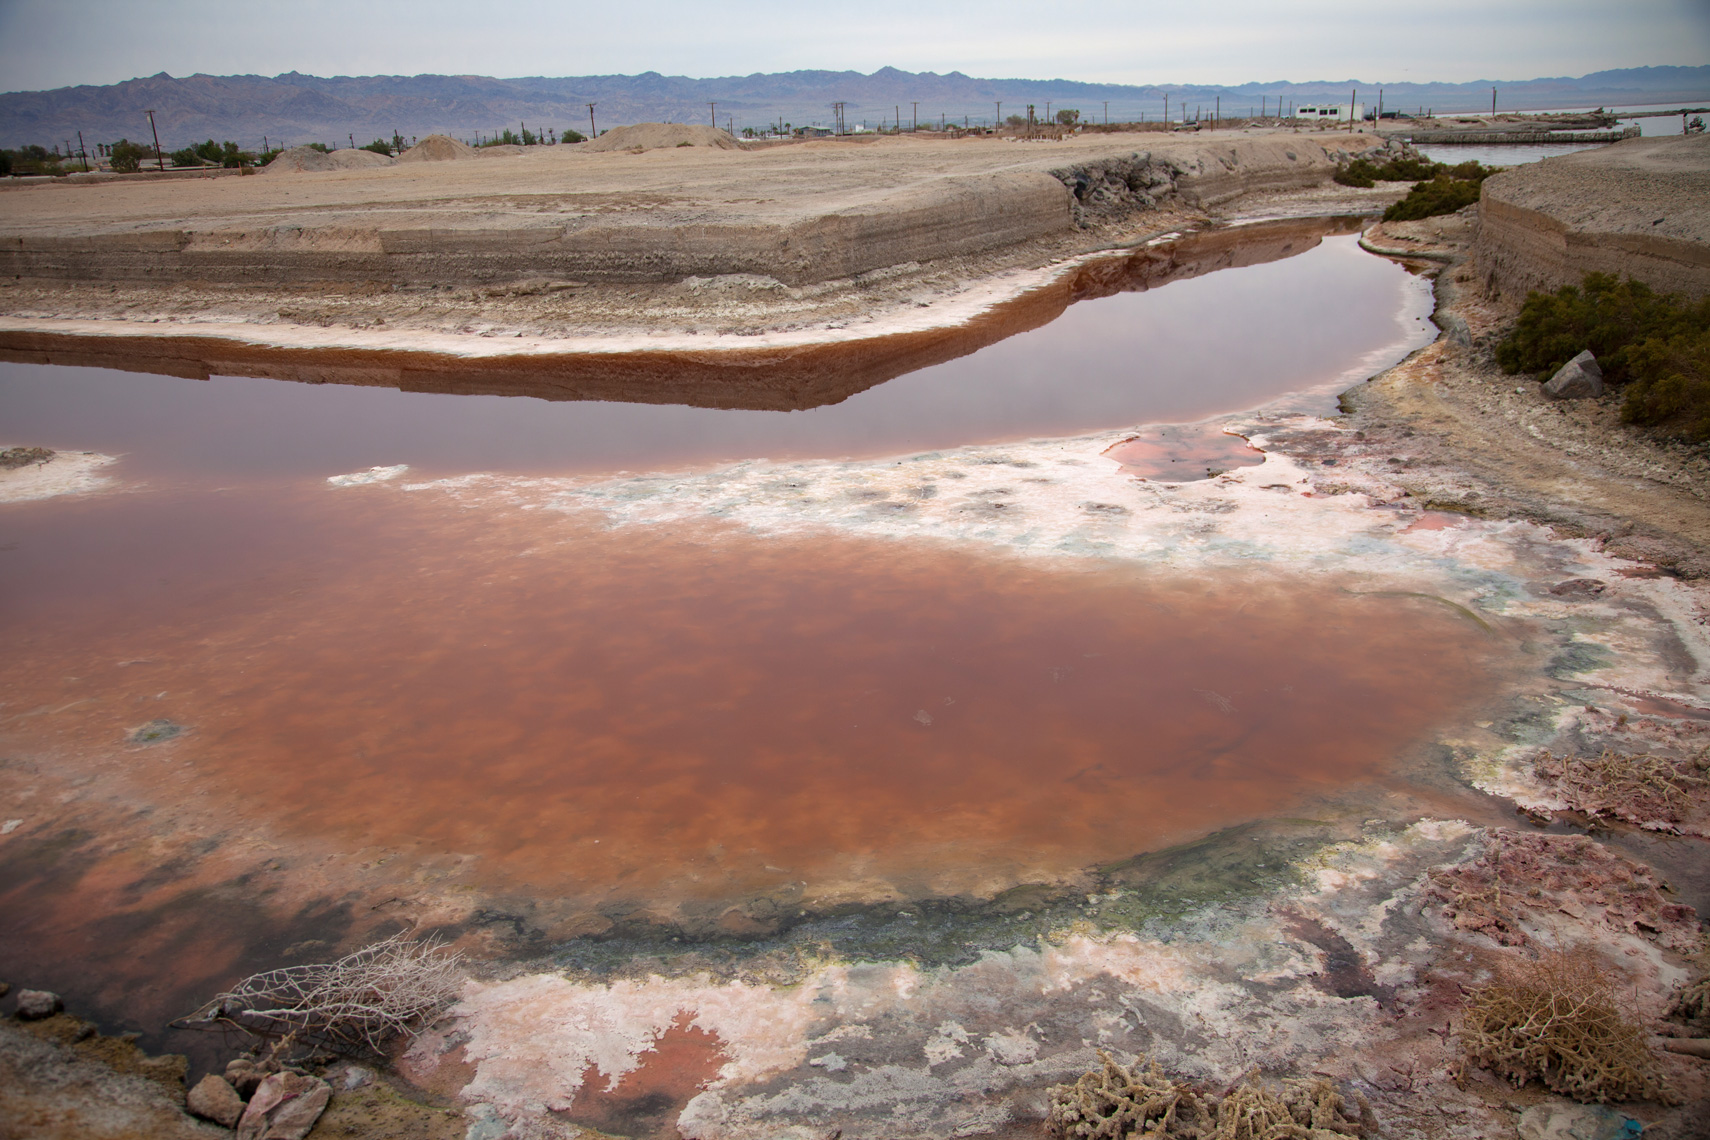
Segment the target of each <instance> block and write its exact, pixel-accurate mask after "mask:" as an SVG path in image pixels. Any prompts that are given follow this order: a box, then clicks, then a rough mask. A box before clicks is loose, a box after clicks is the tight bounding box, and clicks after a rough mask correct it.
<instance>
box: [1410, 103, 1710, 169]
mask: <svg viewBox="0 0 1710 1140" xmlns="http://www.w3.org/2000/svg"><path fill="white" fill-rule="evenodd" d="M1693 105H1694V106H1702V105H1710V99H1705V100H1701V101H1700V102H1699V103H1695V104H1693ZM1680 106H1681V104H1679V103H1659V104H1644V105H1637V106H1627V107H1604V108H1598V107H1564V108H1561V109H1559V110H1552V111H1528V112H1526V113H1527V114H1530V115H1583V114H1589V113H1590V112H1592V111H1597V110H1605V111H1610V112H1612V113H1614V114H1615V115H1617V116H1620V115H1621V113H1622V112H1623V111H1626V112H1640V111H1670V110H1677V109H1679V108H1680ZM1631 126H1636V127H1638V128H1639V132H1640V134H1641V135H1642V136H1643V137H1644V138H1662V137H1665V136H1668V135H1678V134H1680V133H1681V122H1680V116H1678V115H1662V116H1655V117H1653V116H1649V115H1646V116H1644V117H1642V118H1641V117H1626V118H1619V119H1618V120H1617V122H1616V126H1615V129H1617V130H1622V129H1625V128H1627V127H1631ZM1608 145H1610V144H1608V143H1537V144H1529V143H1515V144H1509V145H1504V146H1478V145H1472V146H1460V145H1449V146H1443V145H1429V146H1421V147H1420V148H1419V152H1420V153H1421V154H1423V155H1425V157H1427V158H1429V159H1431V160H1432V161H1433V162H1449V163H1458V162H1482V163H1484V164H1485V165H1486V166H1523V165H1525V164H1526V163H1528V162H1540V161H1542V160H1543V159H1546V158H1557V157H1559V156H1561V155H1564V154H1573V153H1574V152H1575V151H1581V150H1594V149H1596V148H1597V147H1599V146H1608Z"/></svg>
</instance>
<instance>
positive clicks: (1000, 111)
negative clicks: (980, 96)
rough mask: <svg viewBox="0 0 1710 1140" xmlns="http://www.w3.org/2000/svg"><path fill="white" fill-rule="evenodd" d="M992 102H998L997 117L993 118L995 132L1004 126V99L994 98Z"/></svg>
mask: <svg viewBox="0 0 1710 1140" xmlns="http://www.w3.org/2000/svg"><path fill="white" fill-rule="evenodd" d="M992 102H994V103H996V104H997V118H995V119H993V120H992V131H993V132H994V133H995V132H996V131H997V130H998V128H1000V127H1002V126H1003V100H1001V99H994V100H992Z"/></svg>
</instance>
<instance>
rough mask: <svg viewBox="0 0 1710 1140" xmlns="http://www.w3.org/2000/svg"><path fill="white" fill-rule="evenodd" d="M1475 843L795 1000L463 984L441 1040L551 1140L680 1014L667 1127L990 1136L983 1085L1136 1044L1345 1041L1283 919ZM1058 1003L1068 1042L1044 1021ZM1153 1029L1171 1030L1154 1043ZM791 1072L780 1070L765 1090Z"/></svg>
mask: <svg viewBox="0 0 1710 1140" xmlns="http://www.w3.org/2000/svg"><path fill="white" fill-rule="evenodd" d="M1479 834H1481V832H1480V831H1479V830H1478V829H1476V828H1473V827H1471V826H1470V825H1468V824H1466V823H1464V822H1462V821H1458V820H1425V821H1422V822H1420V823H1416V824H1414V825H1412V826H1411V827H1408V828H1406V829H1404V830H1402V831H1400V832H1398V833H1396V834H1393V835H1386V836H1383V837H1379V838H1374V839H1369V840H1365V841H1360V842H1353V843H1346V844H1339V845H1335V846H1333V847H1332V848H1330V849H1328V850H1326V851H1325V852H1323V853H1321V855H1320V856H1319V857H1318V858H1319V862H1320V864H1321V866H1320V869H1319V875H1318V877H1317V881H1316V882H1315V883H1312V884H1310V885H1308V886H1307V887H1305V888H1303V889H1301V890H1298V891H1294V892H1287V893H1285V897H1283V898H1282V899H1281V900H1280V901H1279V902H1278V903H1277V904H1276V905H1274V906H1273V907H1272V911H1271V913H1260V912H1250V913H1247V914H1244V915H1237V916H1234V917H1232V918H1231V917H1229V916H1227V915H1224V916H1223V917H1221V918H1219V919H1216V920H1214V922H1215V928H1209V927H1201V928H1200V930H1199V931H1198V933H1197V934H1196V936H1194V937H1191V938H1182V939H1178V940H1176V941H1174V942H1171V943H1164V942H1160V941H1156V940H1152V939H1146V938H1141V937H1138V936H1135V935H1133V934H1118V935H1114V936H1102V937H1101V936H1088V935H1084V934H1067V935H1065V936H1062V937H1061V938H1060V939H1059V940H1058V941H1056V942H1055V943H1054V944H1053V943H1049V942H1048V943H1044V944H1041V945H1040V946H1038V947H1025V946H1018V947H1016V948H1014V949H1012V950H1010V951H1008V952H987V953H985V954H984V955H982V957H981V959H980V960H979V961H978V962H975V963H973V964H970V965H966V966H960V967H944V968H937V969H925V970H923V969H920V968H917V967H915V966H913V965H909V964H903V963H883V964H844V963H835V964H827V965H823V966H821V967H819V968H818V969H815V970H813V971H811V972H810V973H809V974H808V975H807V976H805V977H803V978H802V979H801V980H800V981H799V982H798V983H797V984H795V985H793V986H788V987H773V986H766V985H755V984H750V983H746V982H742V981H719V980H716V979H713V978H711V977H709V976H707V975H704V974H703V975H696V976H691V977H675V978H667V977H662V976H658V975H655V976H652V977H649V978H646V979H642V980H636V979H626V980H620V981H615V982H612V983H610V984H590V983H583V982H577V981H572V980H570V979H567V978H564V977H559V976H555V975H551V974H535V975H530V976H525V977H520V978H515V979H511V980H507V981H499V982H493V983H481V982H470V983H469V984H468V986H467V988H466V990H465V993H464V998H463V1001H462V1002H461V1003H460V1004H459V1005H458V1006H457V1007H456V1008H455V1009H454V1010H453V1017H454V1021H455V1026H456V1030H457V1034H456V1038H453V1039H454V1040H455V1039H462V1040H463V1056H464V1059H465V1060H466V1061H468V1062H469V1063H470V1064H472V1065H473V1066H474V1068H475V1077H474V1079H473V1080H472V1081H470V1083H469V1084H468V1085H467V1087H465V1088H464V1090H463V1092H462V1096H463V1097H464V1099H466V1100H468V1101H472V1102H475V1103H478V1104H490V1105H492V1106H494V1107H495V1108H497V1109H498V1111H499V1112H500V1113H502V1114H503V1115H504V1116H505V1117H506V1118H507V1119H508V1120H510V1121H511V1122H512V1123H513V1124H514V1125H515V1126H516V1130H517V1134H518V1135H520V1136H525V1137H528V1136H550V1135H555V1134H556V1133H555V1132H554V1131H553V1125H552V1124H551V1122H550V1115H549V1114H550V1113H552V1112H554V1111H563V1110H565V1109H567V1108H569V1107H570V1106H571V1105H572V1104H573V1102H574V1100H575V1096H576V1093H577V1092H578V1091H579V1089H580V1088H581V1087H582V1083H583V1080H584V1077H585V1076H587V1075H591V1074H592V1072H593V1070H592V1069H591V1068H590V1066H594V1067H597V1069H598V1072H599V1074H600V1075H601V1076H603V1077H604V1078H605V1080H606V1081H607V1082H608V1087H610V1086H613V1085H616V1084H617V1083H618V1082H619V1081H620V1080H621V1078H622V1077H623V1075H624V1074H626V1073H629V1072H631V1071H633V1070H634V1069H635V1068H636V1067H637V1066H638V1064H639V1063H640V1060H641V1056H642V1054H644V1053H645V1051H646V1050H647V1049H648V1048H649V1047H650V1046H651V1045H652V1043H653V1042H654V1041H655V1040H657V1039H658V1037H659V1036H660V1035H662V1034H663V1033H665V1032H666V1031H667V1029H669V1028H670V1027H671V1026H672V1025H673V1024H683V1023H685V1022H686V1023H687V1024H688V1025H691V1026H693V1027H694V1028H696V1029H699V1030H701V1031H703V1032H706V1033H711V1034H715V1035H716V1036H717V1037H718V1038H719V1040H720V1042H721V1045H722V1048H723V1051H724V1055H725V1056H726V1057H727V1058H728V1060H727V1061H726V1062H725V1064H724V1065H723V1067H722V1068H721V1069H720V1070H719V1072H718V1074H717V1076H716V1078H715V1079H714V1081H713V1082H712V1084H711V1086H710V1087H709V1088H708V1089H707V1090H706V1091H705V1092H703V1093H701V1094H700V1095H698V1096H697V1097H696V1098H695V1099H694V1100H692V1101H691V1102H690V1103H689V1105H688V1107H687V1108H686V1109H685V1110H684V1112H683V1113H682V1115H681V1117H680V1118H679V1121H678V1124H679V1127H680V1128H681V1129H683V1131H684V1132H685V1134H687V1135H694V1136H697V1137H703V1138H705V1140H735V1138H737V1137H773V1138H779V1140H782V1138H784V1137H793V1136H797V1135H801V1134H802V1133H800V1132H798V1131H797V1130H798V1129H799V1128H800V1127H802V1126H803V1125H804V1124H805V1123H806V1121H807V1120H809V1119H811V1118H812V1117H814V1116H815V1115H816V1114H820V1113H828V1112H861V1111H863V1110H865V1111H872V1110H874V1109H886V1110H887V1111H888V1113H889V1116H888V1118H887V1119H888V1121H889V1123H888V1124H887V1134H888V1135H893V1136H898V1137H902V1136H909V1137H913V1136H944V1135H951V1134H954V1133H960V1132H963V1131H964V1130H966V1129H969V1128H974V1127H977V1126H981V1125H982V1123H983V1124H985V1125H989V1124H990V1120H989V1119H987V1115H982V1114H988V1115H989V1114H990V1113H992V1112H993V1111H994V1110H996V1108H997V1105H995V1104H994V1101H993V1098H994V1094H1001V1093H1003V1092H1004V1091H1005V1090H1010V1089H1019V1088H1031V1087H1038V1086H1039V1085H1041V1084H1043V1083H1049V1082H1052V1081H1058V1080H1062V1079H1066V1078H1069V1077H1072V1076H1073V1075H1078V1074H1079V1073H1080V1072H1081V1071H1084V1070H1085V1069H1087V1068H1088V1067H1090V1066H1092V1065H1095V1064H1097V1050H1098V1049H1099V1048H1101V1047H1108V1048H1116V1049H1119V1050H1131V1049H1132V1046H1133V1045H1134V1044H1136V1038H1135V1036H1134V1035H1135V1034H1136V1033H1141V1034H1147V1035H1148V1037H1147V1038H1141V1039H1140V1040H1141V1043H1147V1047H1148V1048H1149V1049H1150V1050H1151V1051H1152V1052H1153V1053H1155V1054H1156V1055H1157V1056H1158V1057H1159V1059H1160V1060H1161V1061H1162V1062H1163V1063H1164V1064H1165V1065H1166V1066H1168V1067H1170V1068H1172V1069H1173V1070H1176V1071H1181V1072H1185V1073H1189V1074H1192V1075H1195V1076H1198V1077H1201V1078H1203V1079H1209V1080H1229V1079H1231V1078H1233V1077H1234V1076H1237V1075H1239V1074H1240V1073H1241V1072H1242V1071H1243V1070H1244V1069H1245V1068H1246V1067H1248V1066H1249V1065H1254V1064H1257V1065H1260V1066H1262V1067H1264V1068H1266V1069H1284V1068H1286V1067H1287V1066H1288V1065H1289V1063H1290V1062H1291V1061H1294V1060H1298V1059H1299V1058H1301V1057H1305V1056H1312V1057H1315V1058H1321V1057H1324V1056H1326V1055H1327V1054H1330V1053H1333V1052H1334V1051H1335V1050H1336V1049H1337V1048H1338V1047H1339V1046H1348V1045H1351V1044H1356V1043H1358V1042H1359V1040H1360V1039H1361V1036H1362V1035H1363V1034H1367V1033H1371V1032H1376V1031H1378V1030H1377V1028H1376V1027H1378V1026H1379V1025H1380V1024H1382V1023H1384V1022H1386V1021H1387V1019H1388V1015H1387V1014H1384V1013H1383V1012H1382V1011H1381V1010H1379V1009H1378V1007H1377V1005H1376V1003H1375V1002H1373V1001H1372V1000H1371V999H1369V998H1356V999H1339V998H1335V997H1332V996H1330V995H1327V994H1325V993H1324V992H1322V991H1321V990H1320V989H1318V988H1316V987H1315V986H1314V985H1313V984H1311V983H1312V978H1313V977H1314V976H1315V975H1316V973H1317V972H1318V971H1319V970H1320V969H1321V960H1320V957H1319V952H1318V951H1317V950H1316V949H1315V948H1313V947H1312V946H1309V945H1307V944H1306V943H1304V942H1302V941H1301V940H1300V939H1298V938H1296V937H1293V936H1291V935H1290V934H1289V933H1288V931H1287V930H1286V929H1285V928H1284V926H1283V925H1282V924H1281V923H1280V922H1279V921H1278V920H1277V919H1276V918H1275V917H1273V915H1274V913H1275V911H1277V910H1279V909H1280V910H1285V911H1286V910H1291V909H1292V910H1295V911H1300V912H1304V913H1308V914H1313V915H1329V914H1330V913H1331V912H1333V911H1335V910H1336V909H1337V908H1338V906H1339V905H1340V904H1342V903H1345V902H1347V901H1349V900H1347V899H1345V898H1343V897H1342V896H1346V895H1350V894H1353V893H1357V891H1358V888H1359V887H1360V886H1361V885H1363V884H1365V883H1367V882H1370V881H1371V880H1375V879H1378V878H1381V877H1383V876H1384V875H1386V874H1388V875H1390V876H1391V877H1393V875H1394V874H1395V868H1396V867H1397V866H1399V865H1402V864H1407V865H1411V862H1410V861H1424V862H1427V863H1428V862H1432V861H1440V860H1442V859H1444V858H1449V859H1453V858H1455V857H1457V856H1458V855H1459V854H1460V852H1461V851H1462V849H1463V848H1464V847H1465V846H1466V844H1467V843H1468V842H1469V841H1470V840H1471V839H1472V838H1473V837H1476V836H1477V835H1479ZM1371 933H1372V934H1373V935H1374V937H1372V938H1370V939H1367V938H1361V939H1360V941H1361V942H1362V943H1366V945H1364V946H1362V947H1361V950H1362V953H1363V954H1365V955H1367V960H1368V961H1376V962H1378V964H1379V966H1380V968H1381V969H1382V971H1383V973H1384V974H1386V975H1387V976H1388V977H1389V978H1391V979H1393V981H1391V982H1390V983H1389V984H1397V983H1405V982H1408V981H1411V980H1413V978H1414V974H1415V967H1414V965H1413V964H1412V963H1411V962H1409V961H1405V960H1388V961H1385V959H1393V955H1394V948H1393V947H1386V946H1384V945H1382V944H1381V943H1380V942H1379V941H1378V940H1377V939H1376V937H1375V934H1376V933H1377V932H1376V931H1372V932H1371ZM1356 937H1357V932H1356ZM1232 977H1241V978H1246V979H1249V981H1250V982H1251V983H1254V985H1253V986H1252V988H1249V987H1248V986H1243V985H1241V984H1238V983H1236V982H1233V981H1230V980H1229V979H1230V978H1232ZM1065 1003H1067V1004H1068V1005H1069V1006H1071V1007H1073V1008H1074V1009H1075V1010H1076V1013H1075V1014H1074V1019H1075V1023H1076V1024H1077V1026H1078V1027H1079V1028H1078V1031H1079V1032H1080V1033H1082V1034H1083V1036H1081V1037H1080V1038H1079V1040H1074V1039H1065V1037H1064V1036H1063V1033H1062V1031H1061V1025H1062V1021H1061V1019H1060V1018H1057V1019H1052V1018H1049V1017H1047V1016H1046V1011H1048V1010H1051V1009H1053V1008H1056V1009H1061V1008H1062V1007H1063V1006H1064V1004H1065ZM1148 1024H1150V1025H1153V1026H1158V1027H1159V1028H1160V1029H1163V1027H1165V1026H1172V1025H1173V1026H1175V1027H1177V1032H1174V1033H1169V1032H1161V1033H1159V1034H1157V1035H1156V1036H1150V1033H1149V1031H1148V1030H1147V1029H1146V1026H1147V1025H1148ZM1184 1034H1185V1036H1186V1037H1187V1038H1188V1039H1189V1040H1188V1041H1187V1042H1185V1043H1184V1042H1182V1041H1180V1040H1179V1039H1178V1038H1179V1037H1180V1036H1182V1035H1184ZM1148 1038H1149V1043H1148ZM832 1041H838V1042H840V1044H839V1046H838V1050H837V1052H836V1057H835V1061H833V1059H832V1058H833V1054H832V1053H831V1052H829V1051H827V1049H826V1046H827V1045H828V1044H829V1043H830V1042H832ZM844 1043H850V1044H844ZM449 1046H450V1041H449V1040H447V1035H445V1034H444V1033H434V1034H428V1035H425V1036H424V1037H422V1038H421V1039H419V1040H418V1042H417V1043H416V1045H415V1046H414V1047H413V1048H412V1050H411V1054H410V1056H409V1057H408V1058H407V1064H408V1065H409V1066H410V1067H411V1068H413V1069H415V1070H417V1071H431V1070H432V1069H433V1067H434V1066H435V1064H436V1063H437V1058H438V1056H439V1055H440V1054H442V1053H443V1052H444V1051H446V1050H447V1049H448V1048H449ZM853 1058H859V1060H855V1059H853ZM875 1058H881V1059H878V1060H876V1059H875ZM816 1062H817V1064H816ZM785 1074H790V1075H791V1076H792V1079H791V1080H789V1081H788V1082H786V1083H782V1084H780V1083H779V1082H778V1081H777V1080H775V1078H779V1077H781V1076H783V1075H785ZM831 1074H836V1075H835V1076H833V1075H831ZM1008 1112H1009V1110H1008V1109H1003V1110H1002V1112H1000V1113H999V1115H1000V1117H1003V1116H1007V1114H1008Z"/></svg>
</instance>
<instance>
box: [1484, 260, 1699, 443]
mask: <svg viewBox="0 0 1710 1140" xmlns="http://www.w3.org/2000/svg"><path fill="white" fill-rule="evenodd" d="M1585 349H1590V350H1591V353H1592V355H1593V356H1595V357H1597V364H1598V366H1599V367H1600V368H1601V369H1602V370H1603V379H1604V380H1605V381H1607V382H1608V383H1611V384H1625V385H1626V386H1627V389H1626V395H1625V397H1624V399H1623V401H1622V405H1621V419H1622V420H1623V421H1624V422H1626V423H1630V424H1642V425H1645V426H1649V427H1657V428H1661V429H1663V431H1665V432H1666V433H1668V434H1673V435H1681V436H1685V437H1687V438H1690V439H1697V440H1705V439H1710V297H1705V298H1702V299H1700V300H1698V301H1688V300H1686V299H1684V298H1682V297H1680V296H1679V295H1678V294H1674V293H1658V292H1656V291H1655V290H1653V289H1652V288H1650V286H1648V285H1646V284H1644V283H1643V282H1640V281H1634V280H1633V279H1632V278H1630V277H1629V278H1628V279H1626V280H1625V281H1623V280H1620V279H1618V278H1616V277H1615V276H1614V275H1612V274H1608V273H1588V274H1586V275H1585V279H1584V281H1582V282H1581V283H1580V284H1579V285H1564V286H1562V287H1561V288H1560V289H1557V290H1556V291H1555V292H1554V293H1538V292H1534V293H1531V294H1528V295H1527V297H1526V303H1525V305H1524V306H1523V307H1522V308H1521V310H1520V320H1519V322H1518V323H1517V324H1516V325H1515V327H1514V331H1513V332H1512V333H1510V334H1509V335H1508V336H1507V337H1506V338H1505V339H1504V340H1503V341H1502V343H1501V344H1499V345H1497V347H1496V362H1497V363H1498V364H1500V365H1501V366H1502V368H1503V371H1505V372H1531V373H1534V374H1536V375H1537V376H1538V377H1539V378H1540V379H1543V378H1546V377H1548V376H1549V375H1550V374H1551V373H1553V372H1555V370H1556V369H1558V368H1560V367H1561V366H1562V365H1564V364H1566V363H1567V362H1568V361H1569V360H1572V359H1573V358H1574V357H1575V356H1577V355H1579V353H1580V352H1581V351H1583V350H1585Z"/></svg>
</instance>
